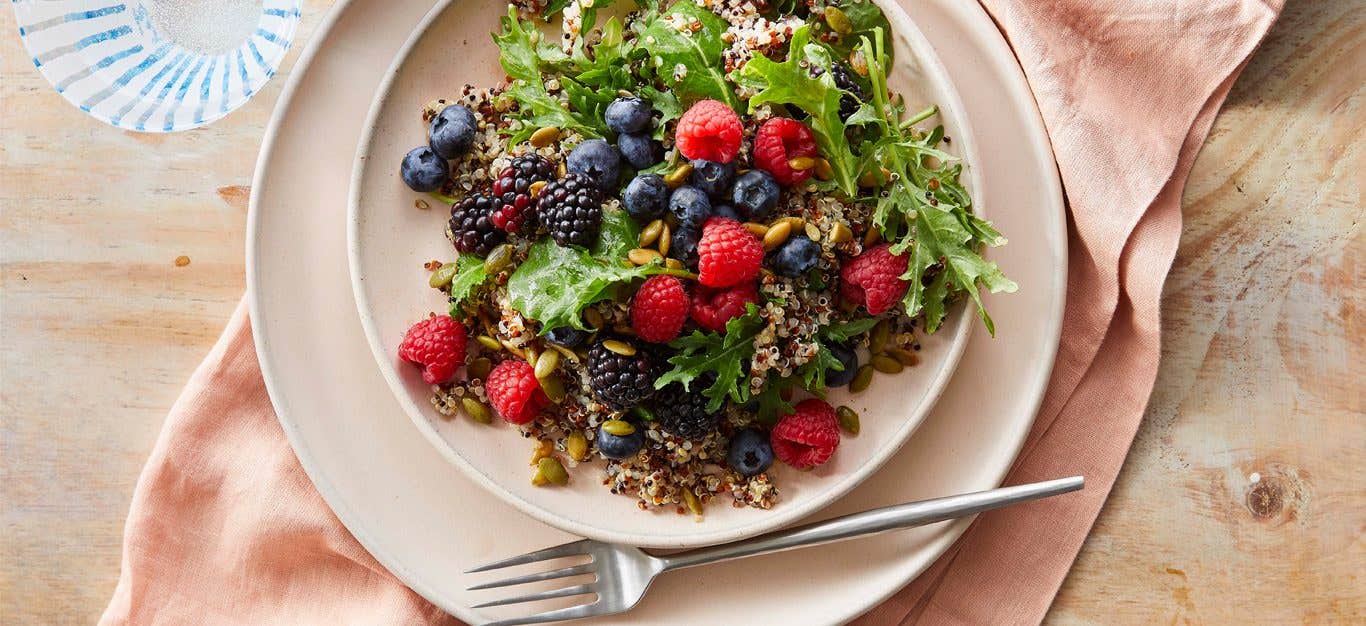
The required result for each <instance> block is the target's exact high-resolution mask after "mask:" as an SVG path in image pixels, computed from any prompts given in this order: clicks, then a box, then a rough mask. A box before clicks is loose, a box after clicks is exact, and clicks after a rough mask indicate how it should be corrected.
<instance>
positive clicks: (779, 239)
mask: <svg viewBox="0 0 1366 626" xmlns="http://www.w3.org/2000/svg"><path fill="white" fill-rule="evenodd" d="M791 236H792V222H778V223H777V224H774V225H773V226H771V227H769V229H768V232H767V233H764V249H765V250H772V249H774V248H777V247H778V246H780V245H783V243H784V242H786V241H787V238H788V237H791Z"/></svg>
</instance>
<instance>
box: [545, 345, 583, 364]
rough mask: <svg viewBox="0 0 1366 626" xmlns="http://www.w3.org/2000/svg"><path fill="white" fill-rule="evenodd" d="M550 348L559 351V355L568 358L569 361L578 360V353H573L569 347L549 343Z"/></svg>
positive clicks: (575, 361)
mask: <svg viewBox="0 0 1366 626" xmlns="http://www.w3.org/2000/svg"><path fill="white" fill-rule="evenodd" d="M550 349H551V350H554V351H556V352H559V353H560V355H561V356H563V357H564V358H566V359H569V362H571V363H578V362H579V355H577V354H574V351H573V350H570V349H569V348H566V347H564V346H557V345H555V344H553V343H552V344H550Z"/></svg>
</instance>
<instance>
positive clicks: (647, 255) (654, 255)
mask: <svg viewBox="0 0 1366 626" xmlns="http://www.w3.org/2000/svg"><path fill="white" fill-rule="evenodd" d="M626 258H628V259H630V260H631V263H634V264H636V265H649V264H651V263H654V262H655V261H658V260H660V259H662V258H664V256H663V255H661V254H660V253H659V251H658V250H651V249H649V248H636V249H634V250H631V251H630V252H627V253H626Z"/></svg>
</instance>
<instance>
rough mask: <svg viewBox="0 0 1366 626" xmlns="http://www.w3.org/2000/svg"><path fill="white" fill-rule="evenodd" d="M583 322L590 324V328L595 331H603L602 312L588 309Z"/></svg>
mask: <svg viewBox="0 0 1366 626" xmlns="http://www.w3.org/2000/svg"><path fill="white" fill-rule="evenodd" d="M583 321H585V322H588V327H589V328H592V329H593V330H601V329H602V324H603V321H604V320H603V319H602V311H599V310H597V309H586V310H584V312H583Z"/></svg>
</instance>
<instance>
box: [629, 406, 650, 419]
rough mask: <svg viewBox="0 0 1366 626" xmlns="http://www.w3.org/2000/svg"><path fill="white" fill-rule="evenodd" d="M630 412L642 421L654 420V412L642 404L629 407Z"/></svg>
mask: <svg viewBox="0 0 1366 626" xmlns="http://www.w3.org/2000/svg"><path fill="white" fill-rule="evenodd" d="M631 414H632V415H635V416H636V417H638V418H640V421H642V422H653V421H655V413H654V411H651V410H650V409H647V408H645V407H643V406H637V407H636V408H634V409H631Z"/></svg>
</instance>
